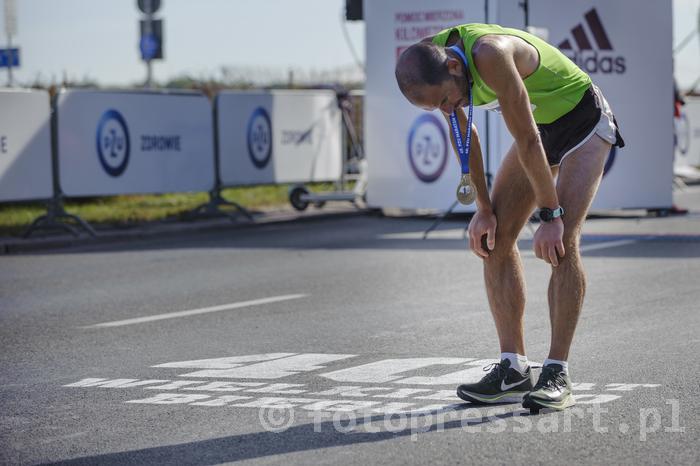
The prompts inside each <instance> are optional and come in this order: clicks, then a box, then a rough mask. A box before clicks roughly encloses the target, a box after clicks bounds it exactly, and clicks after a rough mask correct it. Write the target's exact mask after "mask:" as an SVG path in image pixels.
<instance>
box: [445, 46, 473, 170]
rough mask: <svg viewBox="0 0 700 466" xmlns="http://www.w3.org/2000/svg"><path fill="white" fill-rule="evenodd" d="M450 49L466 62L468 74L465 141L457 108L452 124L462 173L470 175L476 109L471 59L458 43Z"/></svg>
mask: <svg viewBox="0 0 700 466" xmlns="http://www.w3.org/2000/svg"><path fill="white" fill-rule="evenodd" d="M449 49H450V50H452V51H453V52H455V53H456V54H457V55H459V56H460V57H461V58H462V61H463V62H464V66H465V68H466V69H465V73H466V76H467V95H468V97H469V111H468V117H467V134H466V140H465V141H464V142H462V132H461V131H460V130H459V121H458V120H457V112H456V110H455V111H453V112H452V113H451V114H450V124H451V126H452V135H453V136H454V138H455V146H457V153H458V154H459V163H460V165H461V166H462V174H463V175H468V174H469V150H470V149H471V145H472V113H473V109H474V104H473V102H472V89H471V86H470V85H469V61H468V60H467V57H466V56H465V55H464V52H462V49H460V48H459V47H457V46H456V45H453V46H452V47H449Z"/></svg>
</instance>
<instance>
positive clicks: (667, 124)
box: [530, 0, 673, 209]
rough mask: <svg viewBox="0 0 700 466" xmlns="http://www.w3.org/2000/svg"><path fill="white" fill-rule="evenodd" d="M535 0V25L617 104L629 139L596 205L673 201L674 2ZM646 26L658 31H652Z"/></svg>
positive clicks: (660, 204)
mask: <svg viewBox="0 0 700 466" xmlns="http://www.w3.org/2000/svg"><path fill="white" fill-rule="evenodd" d="M640 6H641V5H640V3H639V1H637V0H615V1H614V2H611V1H607V0H575V1H574V0H571V1H568V2H566V8H563V7H562V3H561V1H559V0H533V1H531V2H530V24H531V25H532V26H537V27H544V28H546V29H547V30H548V32H549V42H550V43H551V44H553V45H555V46H558V47H559V49H560V50H561V51H562V52H563V53H564V54H565V55H567V56H568V57H569V58H571V59H572V60H573V61H574V62H576V63H577V64H578V65H579V67H581V68H582V69H583V70H584V71H586V72H587V73H588V74H589V75H590V76H591V78H592V79H593V82H595V83H596V84H597V85H598V87H600V89H601V90H602V91H603V93H604V94H605V96H606V98H607V100H608V102H609V103H610V105H611V107H612V109H613V112H614V113H615V116H616V117H617V121H618V123H619V125H620V130H621V133H622V136H623V138H624V139H625V143H626V144H627V145H626V147H625V148H624V149H621V150H620V149H617V150H615V151H613V153H612V154H611V157H610V159H609V160H608V166H607V167H606V175H605V177H604V178H603V182H602V183H601V185H600V190H599V191H598V195H597V196H596V199H595V201H594V203H593V207H592V208H593V209H614V208H664V207H671V205H672V204H673V194H672V189H673V188H672V184H673V63H672V54H671V50H672V48H673V44H672V28H671V26H672V24H671V19H672V17H671V16H672V15H671V2H645V3H644V7H643V8H641V7H640ZM645 31H654V33H653V34H647V33H645Z"/></svg>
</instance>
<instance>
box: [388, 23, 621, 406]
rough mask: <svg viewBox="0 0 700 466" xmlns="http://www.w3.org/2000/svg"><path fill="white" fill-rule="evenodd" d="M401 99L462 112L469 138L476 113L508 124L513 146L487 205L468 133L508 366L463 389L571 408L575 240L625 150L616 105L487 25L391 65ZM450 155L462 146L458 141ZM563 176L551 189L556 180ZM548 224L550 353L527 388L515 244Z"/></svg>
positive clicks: (532, 43) (577, 267) (483, 396)
mask: <svg viewBox="0 0 700 466" xmlns="http://www.w3.org/2000/svg"><path fill="white" fill-rule="evenodd" d="M396 79H397V82H398V85H399V88H400V89H401V92H402V93H403V94H404V96H405V97H406V98H407V99H408V100H409V101H410V102H411V103H412V104H413V105H416V106H418V107H420V108H422V109H424V110H427V111H432V110H436V109H439V110H440V111H441V112H442V113H443V114H444V115H445V117H446V118H447V119H448V126H451V125H450V121H449V115H451V114H453V113H455V114H456V117H457V120H458V122H459V127H460V131H461V135H460V139H466V136H467V135H466V129H467V128H466V126H467V117H466V116H465V113H464V110H463V108H464V107H467V106H468V104H469V93H471V97H472V99H473V105H474V106H476V107H479V108H485V109H488V110H496V111H498V112H499V113H501V114H502V115H503V119H504V121H505V124H506V126H507V127H508V130H509V131H510V133H511V134H512V136H513V138H514V139H515V143H514V144H513V145H512V147H511V148H510V149H509V150H508V152H507V153H506V155H505V157H504V158H503V162H502V163H501V166H500V168H499V170H498V173H497V174H496V178H495V181H494V185H493V189H492V192H491V195H490V196H489V191H488V189H487V187H486V180H485V177H484V170H483V162H482V157H481V149H480V143H479V135H478V133H477V129H476V127H475V126H474V125H472V126H471V128H470V131H471V139H472V145H471V150H470V151H469V155H470V157H469V162H468V166H469V171H470V173H471V177H472V181H473V183H474V186H475V188H476V192H477V195H476V207H477V210H476V213H475V214H474V216H473V217H472V219H471V221H470V223H469V245H470V248H471V250H472V251H473V252H474V253H475V254H476V255H477V256H478V257H479V258H481V259H482V260H483V264H484V279H485V283H486V291H487V295H488V301H489V306H490V308H491V313H492V316H493V319H494V322H495V324H496V330H497V333H498V339H499V342H500V349H501V358H500V359H501V361H500V363H496V364H493V365H491V366H490V367H487V368H486V370H487V371H488V370H490V372H488V373H487V375H486V376H485V377H484V378H483V379H482V380H481V381H479V382H478V383H472V384H464V385H460V386H459V387H458V388H457V394H458V396H459V397H460V398H462V399H464V400H466V401H470V402H472V403H502V402H521V401H522V403H523V406H524V407H526V408H530V409H531V410H533V411H538V410H539V409H540V408H553V409H557V410H560V409H564V408H567V407H569V406H571V405H573V404H574V400H573V397H572V396H571V380H570V378H569V375H568V374H569V368H568V362H567V361H568V358H569V349H570V347H571V342H572V339H573V336H574V331H575V329H576V323H577V321H578V317H579V314H580V312H581V306H582V304H583V297H584V294H585V291H586V277H585V274H584V270H583V267H582V264H581V256H580V253H579V239H580V234H581V227H582V225H583V222H584V220H585V218H586V213H587V212H588V209H589V207H590V205H591V202H592V200H593V197H594V196H595V193H596V191H597V189H598V185H599V183H600V180H601V178H602V175H603V168H604V166H605V161H606V158H607V155H608V153H609V152H610V149H611V147H612V146H613V145H615V146H618V147H623V146H624V142H623V140H622V138H621V136H620V133H619V131H618V127H617V122H616V121H615V118H614V116H613V114H612V111H611V109H610V106H609V105H608V103H607V102H606V100H605V98H604V97H603V94H602V93H601V92H600V90H599V89H598V88H597V87H596V86H595V85H593V83H592V82H591V79H590V77H589V76H588V75H587V74H586V73H584V72H583V71H582V70H580V69H579V68H578V67H577V66H576V65H575V64H574V63H573V62H571V60H569V59H568V58H567V57H566V56H564V55H563V54H562V53H561V52H560V51H559V50H558V49H556V48H555V47H553V46H551V45H550V44H548V43H546V42H545V41H543V40H541V39H539V38H537V37H535V36H533V35H531V34H528V33H526V32H523V31H520V30H517V29H509V28H503V27H500V26H497V25H491V24H464V25H461V26H457V27H454V28H450V29H446V30H444V31H442V32H440V33H439V34H437V35H435V36H433V37H428V38H426V39H424V40H423V41H421V42H420V43H418V44H414V45H412V46H411V47H409V48H408V49H406V50H405V51H404V52H403V54H402V55H401V56H400V57H399V60H398V63H397V65H396ZM451 141H452V145H453V148H454V149H455V151H457V149H456V146H455V138H454V135H452V138H451ZM555 179H556V182H555ZM535 208H537V209H538V211H537V212H538V215H539V218H540V220H541V223H540V226H539V228H538V229H537V232H536V233H535V237H534V241H533V248H534V252H535V255H536V256H537V257H538V258H539V259H542V260H544V261H545V262H547V263H548V264H550V265H551V278H550V282H549V290H548V301H549V316H550V321H551V340H550V347H549V354H548V356H547V359H546V360H545V362H544V365H543V367H542V372H541V373H540V376H539V379H538V380H537V382H536V383H535V384H534V386H533V384H532V380H533V379H532V377H531V371H530V367H529V364H528V360H527V357H526V355H525V342H524V335H523V313H524V308H525V280H524V276H523V266H522V261H521V259H520V253H519V251H518V246H517V237H518V234H519V233H520V231H521V229H522V228H523V226H524V225H525V223H526V222H527V221H528V219H529V218H530V216H531V214H532V212H533V211H534V210H535Z"/></svg>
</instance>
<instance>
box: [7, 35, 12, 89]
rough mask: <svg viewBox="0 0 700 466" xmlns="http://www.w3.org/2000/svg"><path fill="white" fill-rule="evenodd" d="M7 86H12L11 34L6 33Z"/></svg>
mask: <svg viewBox="0 0 700 466" xmlns="http://www.w3.org/2000/svg"><path fill="white" fill-rule="evenodd" d="M7 54H8V63H7V87H12V34H7Z"/></svg>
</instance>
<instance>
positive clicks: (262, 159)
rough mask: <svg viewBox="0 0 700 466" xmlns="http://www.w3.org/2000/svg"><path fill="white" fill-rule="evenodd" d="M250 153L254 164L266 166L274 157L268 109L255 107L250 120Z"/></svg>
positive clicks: (261, 166)
mask: <svg viewBox="0 0 700 466" xmlns="http://www.w3.org/2000/svg"><path fill="white" fill-rule="evenodd" d="M247 139H248V155H250V160H252V161H253V165H255V166H256V167H258V168H265V166H266V165H267V164H268V162H269V161H270V158H271V157H272V124H271V123H270V116H269V115H268V114H267V110H265V109H264V108H262V107H258V108H256V109H255V111H254V112H253V114H252V115H251V116H250V120H248V137H247Z"/></svg>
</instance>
